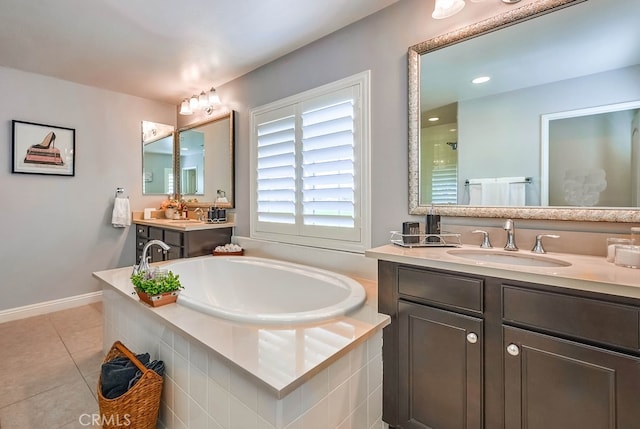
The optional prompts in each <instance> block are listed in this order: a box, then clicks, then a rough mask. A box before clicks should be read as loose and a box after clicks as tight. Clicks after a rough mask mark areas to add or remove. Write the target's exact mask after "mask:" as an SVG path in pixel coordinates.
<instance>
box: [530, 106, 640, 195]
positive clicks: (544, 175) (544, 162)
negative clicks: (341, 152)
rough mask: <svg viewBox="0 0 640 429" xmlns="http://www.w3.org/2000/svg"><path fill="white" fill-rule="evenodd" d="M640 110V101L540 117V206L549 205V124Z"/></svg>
mask: <svg viewBox="0 0 640 429" xmlns="http://www.w3.org/2000/svg"><path fill="white" fill-rule="evenodd" d="M638 108H640V101H628V102H625V103H614V104H605V105H603V106H595V107H586V108H583V109H575V110H567V111H564V112H556V113H547V114H544V115H541V116H540V142H541V143H540V160H541V162H540V204H541V205H542V206H548V205H549V122H551V121H553V120H556V119H568V118H577V117H579V116H588V115H598V114H602V113H611V112H619V111H621V110H632V109H638Z"/></svg>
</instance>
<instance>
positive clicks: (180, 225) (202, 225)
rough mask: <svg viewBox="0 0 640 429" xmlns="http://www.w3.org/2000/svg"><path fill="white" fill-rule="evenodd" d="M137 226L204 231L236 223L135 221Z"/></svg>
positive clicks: (182, 220) (165, 220)
mask: <svg viewBox="0 0 640 429" xmlns="http://www.w3.org/2000/svg"><path fill="white" fill-rule="evenodd" d="M133 223H135V224H136V225H146V226H157V227H160V228H166V229H173V230H176V231H198V230H202V229H217V228H231V227H234V226H236V225H235V223H234V222H215V223H208V222H201V221H198V220H194V219H189V220H186V219H155V218H154V219H134V220H133Z"/></svg>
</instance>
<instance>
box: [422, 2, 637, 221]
mask: <svg viewBox="0 0 640 429" xmlns="http://www.w3.org/2000/svg"><path fill="white" fill-rule="evenodd" d="M546 3H549V4H551V3H553V1H547V2H546ZM556 3H558V2H556ZM637 16H640V2H637V1H636V0H619V1H616V2H604V1H596V2H593V1H588V2H576V3H575V4H573V5H571V6H570V7H566V8H563V9H558V10H556V11H554V12H552V13H548V14H545V15H542V16H540V17H537V18H535V19H531V20H525V21H524V22H521V23H518V24H517V25H512V26H506V27H505V28H502V29H500V30H498V31H487V30H491V29H487V28H484V29H483V31H485V32H486V33H483V34H482V35H479V36H478V37H475V35H474V37H473V38H465V37H467V36H466V35H464V30H462V31H460V32H456V33H455V34H454V35H452V37H451V39H452V40H453V39H455V40H454V42H453V44H451V45H450V46H446V47H444V46H443V44H444V45H446V44H448V43H451V42H447V37H444V38H443V39H442V40H444V41H443V42H439V41H436V40H434V41H427V42H425V43H423V44H419V45H416V46H414V47H412V48H410V69H409V72H410V74H409V83H410V106H409V111H410V112H412V110H413V111H415V112H419V113H416V114H414V115H413V116H412V117H411V118H410V120H412V121H413V123H410V142H409V144H410V150H409V152H410V156H411V154H415V155H414V156H415V157H416V158H417V159H416V160H415V161H411V160H410V164H411V163H412V162H415V164H416V165H417V172H416V173H417V174H411V173H412V172H411V171H410V193H411V195H410V207H411V210H413V211H412V212H415V213H416V214H417V213H418V211H416V210H417V209H419V208H420V207H426V206H429V205H430V204H432V203H434V204H451V205H455V204H458V205H469V204H470V202H471V201H474V204H472V205H480V204H479V203H477V201H482V197H480V198H481V199H480V200H477V199H476V198H474V193H475V192H476V191H477V187H478V184H479V183H481V185H480V186H481V187H482V186H484V190H485V191H486V193H488V194H495V193H496V192H497V193H498V194H500V195H502V194H503V193H505V192H506V193H510V192H512V190H511V188H512V187H513V186H512V184H513V185H515V184H517V191H515V192H522V190H521V189H522V186H521V180H522V181H523V182H524V183H525V185H524V204H519V203H518V204H514V205H526V206H545V205H550V206H580V207H632V206H637V204H638V202H637V200H638V197H637V195H636V196H634V194H637V191H634V190H633V189H637V185H636V188H633V180H635V181H636V182H637V180H638V179H637V176H638V174H637V171H638V169H639V168H640V166H639V163H638V158H639V156H640V155H638V153H637V151H638V147H637V145H636V146H635V149H632V148H633V147H634V146H633V145H632V143H631V142H632V135H633V132H634V131H633V129H632V127H631V121H627V122H626V125H625V126H626V127H627V128H626V131H625V133H624V135H625V136H624V141H621V137H620V133H618V132H613V129H614V127H613V126H612V122H611V120H605V121H604V122H602V119H601V118H597V117H595V116H596V115H587V116H585V117H584V118H582V119H580V121H581V122H578V119H577V118H574V119H572V120H570V121H568V122H562V123H561V122H559V121H560V119H559V118H557V120H558V122H556V120H553V121H552V122H551V124H550V125H549V127H548V128H544V127H543V126H541V125H542V122H543V118H544V117H545V116H548V115H552V114H557V113H558V112H570V111H576V110H582V109H589V108H596V107H601V106H607V105H615V104H619V103H628V102H634V101H637V100H640V85H638V81H640V65H639V64H640V49H638V45H637V43H638V42H637V41H638V40H640V25H638V23H637V18H636V17H637ZM520 18H522V17H520ZM508 23H509V22H505V24H508ZM460 34H463V35H462V36H460ZM467 34H468V33H467ZM458 42H459V43H458ZM412 50H413V52H415V54H417V56H416V58H417V59H416V61H417V64H414V65H413V67H412V64H411V55H412ZM412 73H414V74H415V75H412ZM480 77H487V78H489V79H488V80H486V79H484V82H481V83H472V81H473V80H474V79H475V78H480ZM412 85H415V86H417V87H413V88H412ZM414 90H415V91H416V93H417V94H414V95H413V96H412V95H411V92H412V91H414ZM412 102H413V103H415V104H413V105H412V104H411V103H412ZM410 115H411V113H410ZM630 115H631V116H633V112H631V113H630ZM591 116H594V117H593V118H592V117H591ZM435 118H438V119H435ZM595 120H597V121H600V122H599V123H597V124H596V123H594V122H592V121H595ZM625 121H626V119H625ZM412 127H414V128H415V130H414V131H413V132H412ZM636 129H637V125H636ZM559 134H562V135H563V137H562V138H561V139H559V138H556V137H554V135H559ZM585 134H586V135H589V136H590V137H589V138H590V139H591V140H592V141H594V142H592V143H590V144H586V143H584V136H585ZM636 135H637V131H636ZM579 140H582V142H583V144H580V143H577V142H578V141H579ZM595 140H597V142H598V143H597V144H596V143H595ZM636 140H637V137H636ZM545 142H547V143H545ZM543 144H545V145H548V148H547V149H545V148H544V147H543ZM576 145H577V146H576ZM605 158H609V159H605ZM585 160H589V163H588V164H585V162H586V161H585ZM633 160H635V161H633ZM587 165H588V167H589V170H594V171H581V169H584V168H585V167H586V166H587ZM410 170H411V167H410ZM597 170H604V174H605V177H606V179H602V177H601V176H602V172H600V171H597ZM572 175H573V176H572ZM580 175H582V176H584V177H582V176H580ZM603 180H604V181H606V183H607V185H606V186H604V188H603V185H602V181H603ZM500 181H505V182H507V185H500V184H499V183H498V184H496V183H495V182H500ZM572 181H573V182H576V181H577V182H581V183H582V185H581V186H582V187H583V188H584V189H582V191H579V190H575V189H574V191H573V196H569V197H567V196H566V195H565V192H568V191H563V190H562V189H563V187H565V188H566V187H567V183H569V182H572ZM590 181H593V182H599V184H598V183H596V184H595V185H594V191H593V192H598V195H597V199H596V198H595V197H594V196H593V195H592V196H590V197H589V196H587V195H586V194H587V193H588V192H586V191H585V189H586V188H588V187H589V186H590V185H589V183H590ZM623 182H624V183H623ZM596 188H597V189H599V188H602V189H599V190H598V191H595V189H596ZM581 192H582V193H583V194H584V195H578V194H580V193H581ZM569 193H570V192H569ZM620 194H624V195H622V196H621V195H620ZM476 196H477V195H476ZM494 201H495V200H494ZM499 201H503V200H499ZM518 201H520V200H518ZM486 205H492V206H500V205H510V204H505V203H497V204H496V203H493V204H491V203H490V204H486Z"/></svg>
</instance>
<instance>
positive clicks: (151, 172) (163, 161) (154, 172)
mask: <svg viewBox="0 0 640 429" xmlns="http://www.w3.org/2000/svg"><path fill="white" fill-rule="evenodd" d="M174 130H175V129H174V127H173V126H172V125H167V124H160V123H157V122H151V121H142V193H143V194H144V195H162V194H164V195H168V194H173V193H174V192H175V187H174V180H173V178H174V176H173V163H174V158H173V152H174V150H173V149H174Z"/></svg>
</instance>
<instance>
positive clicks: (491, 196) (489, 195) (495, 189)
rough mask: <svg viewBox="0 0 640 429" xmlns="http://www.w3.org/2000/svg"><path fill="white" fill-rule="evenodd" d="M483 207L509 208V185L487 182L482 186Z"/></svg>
mask: <svg viewBox="0 0 640 429" xmlns="http://www.w3.org/2000/svg"><path fill="white" fill-rule="evenodd" d="M482 205H483V206H508V205H509V183H508V182H502V181H497V180H496V181H493V182H486V183H483V184H482Z"/></svg>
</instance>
